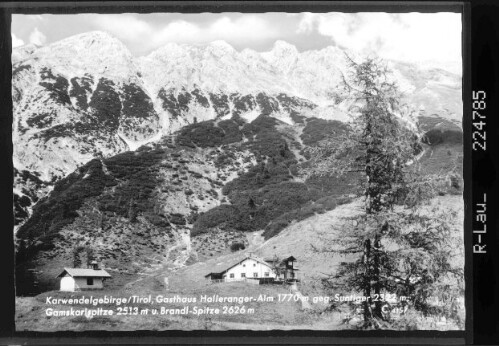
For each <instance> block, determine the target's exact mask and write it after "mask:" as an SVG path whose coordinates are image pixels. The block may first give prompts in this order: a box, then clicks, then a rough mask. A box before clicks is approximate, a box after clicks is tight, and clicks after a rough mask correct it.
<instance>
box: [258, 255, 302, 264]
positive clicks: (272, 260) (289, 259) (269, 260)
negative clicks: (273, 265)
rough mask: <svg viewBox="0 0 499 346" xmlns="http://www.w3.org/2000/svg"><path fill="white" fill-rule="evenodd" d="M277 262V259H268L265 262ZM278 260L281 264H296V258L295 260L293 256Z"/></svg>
mask: <svg viewBox="0 0 499 346" xmlns="http://www.w3.org/2000/svg"><path fill="white" fill-rule="evenodd" d="M275 260H276V258H267V259H265V260H264V261H265V262H274V261H275ZM277 260H278V261H279V263H282V262H287V261H293V262H296V258H294V257H293V256H289V257H285V258H277Z"/></svg>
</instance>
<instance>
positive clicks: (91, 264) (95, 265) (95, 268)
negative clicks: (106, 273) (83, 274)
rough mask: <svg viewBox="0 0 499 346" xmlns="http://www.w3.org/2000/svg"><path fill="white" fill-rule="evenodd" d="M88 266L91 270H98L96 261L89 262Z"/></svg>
mask: <svg viewBox="0 0 499 346" xmlns="http://www.w3.org/2000/svg"><path fill="white" fill-rule="evenodd" d="M90 266H91V267H92V269H93V270H99V264H98V263H97V261H92V262H90Z"/></svg>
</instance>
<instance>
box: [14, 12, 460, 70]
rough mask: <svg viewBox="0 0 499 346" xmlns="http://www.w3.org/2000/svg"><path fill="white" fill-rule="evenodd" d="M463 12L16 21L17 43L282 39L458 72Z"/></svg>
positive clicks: (245, 44) (243, 44)
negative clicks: (96, 38) (91, 37)
mask: <svg viewBox="0 0 499 346" xmlns="http://www.w3.org/2000/svg"><path fill="white" fill-rule="evenodd" d="M461 27H462V24H461V14H459V13H384V12H373V13H367V12H364V13H340V12H332V13H296V14H291V13H261V14H243V13H200V14H181V13H155V14H132V13H125V14H74V15H50V14H43V15H19V14H14V15H13V16H12V43H13V46H14V47H16V46H21V45H23V44H27V43H33V44H37V45H46V44H50V43H52V42H55V41H58V40H60V39H63V38H65V37H68V36H72V35H75V34H79V33H83V32H87V31H93V30H102V31H107V32H109V33H110V34H112V35H114V36H116V37H117V38H119V39H120V40H121V41H122V42H123V43H125V45H127V47H128V48H129V49H130V51H131V52H132V53H133V54H134V55H136V56H141V55H145V54H148V53H150V52H151V51H152V50H154V49H157V48H159V47H161V46H163V45H165V44H167V43H169V42H176V43H189V44H205V43H209V42H211V41H214V40H225V41H227V42H228V43H229V44H231V45H232V46H233V47H234V48H235V49H237V50H242V49H244V48H250V49H253V50H256V51H268V50H270V49H271V48H272V45H273V44H274V42H275V41H276V40H284V41H287V42H289V43H291V44H293V45H295V46H296V47H297V49H298V50H299V51H304V50H311V49H321V48H324V47H326V46H329V45H334V46H338V47H340V48H343V49H348V50H354V51H357V52H360V53H367V54H373V53H374V54H377V55H379V56H381V57H382V58H385V59H393V60H400V61H406V62H412V63H419V64H423V65H426V66H431V67H440V68H444V69H447V70H450V71H451V72H455V73H460V69H461Z"/></svg>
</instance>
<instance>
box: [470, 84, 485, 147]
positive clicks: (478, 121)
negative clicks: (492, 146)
mask: <svg viewBox="0 0 499 346" xmlns="http://www.w3.org/2000/svg"><path fill="white" fill-rule="evenodd" d="M485 97H486V95H485V91H473V134H472V138H473V150H475V151H479V150H483V151H485V150H486V148H487V142H486V132H485V119H486V117H485V109H486V106H487V105H486V103H485Z"/></svg>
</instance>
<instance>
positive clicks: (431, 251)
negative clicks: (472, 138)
mask: <svg viewBox="0 0 499 346" xmlns="http://www.w3.org/2000/svg"><path fill="white" fill-rule="evenodd" d="M348 59H349V61H350V73H349V74H348V75H347V76H345V77H344V86H345V88H346V91H347V92H348V93H349V94H350V95H351V97H352V98H353V100H352V101H353V102H352V104H353V105H354V106H353V107H352V111H353V112H354V113H355V117H354V119H355V120H354V121H353V122H352V124H351V127H350V130H349V132H348V133H347V134H345V135H343V136H336V137H334V138H333V137H332V138H328V139H325V140H323V141H322V142H320V143H319V144H318V145H317V146H315V147H314V148H312V149H311V151H310V154H311V160H312V164H311V165H310V167H312V168H311V169H310V170H309V171H308V172H307V173H308V174H311V175H342V174H349V173H351V172H360V173H361V174H362V177H363V178H362V181H361V184H362V187H363V191H364V197H365V199H364V207H363V208H364V213H363V215H362V216H361V217H360V218H356V219H355V220H351V227H350V228H347V229H345V230H343V232H342V235H341V237H340V238H337V239H335V240H333V241H332V242H331V243H328V244H324V245H325V246H324V247H323V248H322V249H321V250H320V251H327V252H332V253H335V254H340V255H345V256H346V257H348V258H349V259H350V260H349V261H345V262H342V263H340V265H339V267H338V269H337V270H336V272H335V273H334V274H331V276H330V277H329V278H328V279H327V280H325V284H326V286H328V287H329V288H330V289H334V290H336V292H337V291H338V290H343V291H350V292H351V291H352V290H354V291H356V292H359V293H361V294H363V295H364V297H367V298H368V299H367V300H366V301H365V302H363V305H362V312H363V322H364V323H363V327H364V328H382V327H383V326H386V324H388V323H390V316H389V315H388V314H386V311H387V310H386V309H383V305H384V304H386V302H384V301H383V300H382V299H373V297H377V298H379V297H382V295H385V294H394V295H396V296H399V297H400V296H404V297H407V298H408V299H407V300H404V301H403V302H402V304H410V305H411V308H413V309H415V310H417V311H420V312H422V313H423V314H427V313H431V312H435V311H434V310H435V309H436V307H435V306H434V305H431V304H430V302H429V299H430V297H435V296H441V295H442V294H444V293H447V294H448V293H449V292H450V291H452V293H455V295H456V296H458V295H459V294H460V293H462V292H458V291H459V290H460V288H459V287H456V286H452V285H449V284H448V282H449V281H448V280H447V281H446V280H442V279H443V278H448V277H449V276H453V277H454V278H456V279H455V280H459V279H462V277H463V273H462V268H460V269H459V268H457V269H456V268H455V267H453V265H452V263H451V261H452V256H451V251H452V245H453V244H451V243H452V239H453V238H452V236H451V229H450V227H449V221H450V218H451V217H452V215H431V213H426V214H425V213H423V212H421V206H422V205H423V204H425V203H426V202H427V201H428V200H429V199H430V198H431V197H432V196H433V193H434V187H435V184H436V183H437V180H438V179H439V178H438V177H435V176H428V175H425V176H423V175H421V174H420V173H419V171H418V163H417V160H415V156H416V154H418V153H419V151H420V150H421V146H420V144H419V143H420V138H419V137H418V135H417V131H414V129H411V127H410V126H408V123H407V122H405V121H404V120H403V118H404V114H401V113H402V112H403V111H402V109H404V107H402V105H401V99H402V97H401V96H402V95H401V93H400V92H399V90H398V88H397V85H396V83H395V82H393V81H390V74H389V72H390V71H389V70H388V68H387V67H386V65H384V64H383V62H382V61H381V60H379V59H375V58H367V59H366V60H364V61H363V62H360V63H358V62H355V61H353V60H352V59H351V58H349V57H348ZM405 115H407V114H405ZM434 212H437V211H436V210H435V211H434ZM446 282H447V283H446ZM440 310H441V311H437V312H438V313H441V314H444V315H447V316H454V315H453V314H455V309H453V307H451V306H449V305H446V306H441V307H440Z"/></svg>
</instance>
